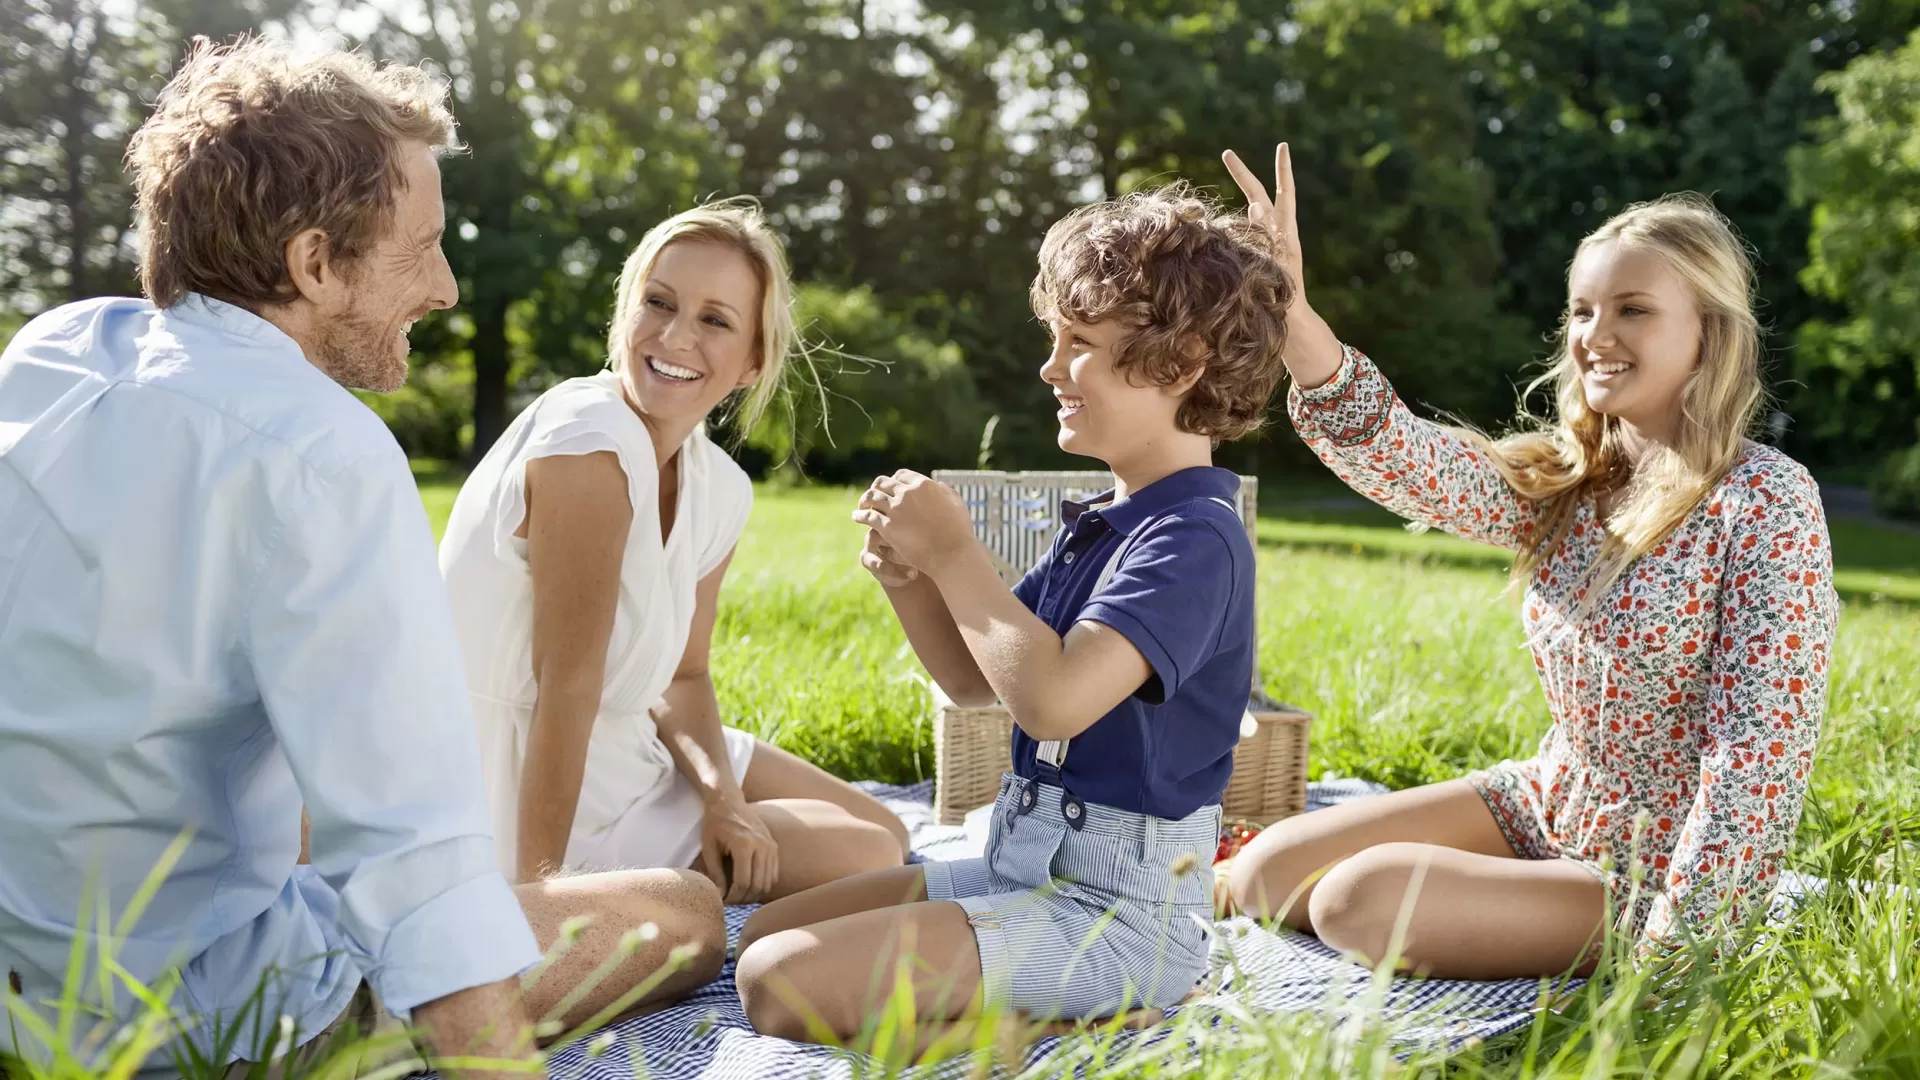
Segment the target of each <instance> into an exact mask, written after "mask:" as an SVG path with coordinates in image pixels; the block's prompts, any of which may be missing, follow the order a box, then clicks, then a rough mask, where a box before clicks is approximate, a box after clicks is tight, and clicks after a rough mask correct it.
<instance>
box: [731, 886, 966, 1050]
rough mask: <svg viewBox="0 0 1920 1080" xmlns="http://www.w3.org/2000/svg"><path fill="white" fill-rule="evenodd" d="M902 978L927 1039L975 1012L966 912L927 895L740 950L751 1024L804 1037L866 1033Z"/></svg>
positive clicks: (782, 932) (841, 1038)
mask: <svg viewBox="0 0 1920 1080" xmlns="http://www.w3.org/2000/svg"><path fill="white" fill-rule="evenodd" d="M902 978H904V979H906V980H907V981H908V985H909V986H910V987H911V994H912V998H913V1008H914V1016H915V1019H916V1022H917V1023H918V1024H920V1025H925V1030H923V1032H922V1033H921V1039H922V1042H923V1044H924V1043H925V1042H930V1041H931V1040H932V1039H933V1038H937V1037H938V1036H939V1035H940V1034H941V1033H943V1032H945V1031H946V1030H947V1029H948V1027H949V1023H948V1022H949V1021H952V1020H955V1019H957V1018H961V1017H965V1016H969V1015H971V1014H975V1013H977V1012H978V1009H979V994H980V950H979V946H978V945H977V944H976V943H975V941H974V937H973V926H972V924H971V923H969V922H968V921H967V913H966V911H965V909H963V908H962V907H960V905H958V904H955V903H952V902H949V901H945V900H935V901H923V902H919V903H912V904H906V905H903V906H893V907H883V908H876V909H873V910H869V911H861V912H856V913H854V914H851V915H843V916H840V917H839V918H833V919H828V920H827V921H825V922H819V923H812V924H808V925H804V926H800V927H797V928H793V929H786V930H779V931H775V932H773V933H770V934H767V935H766V936H764V937H760V938H758V939H756V940H755V941H753V942H752V944H751V945H749V946H748V947H747V949H745V950H744V951H743V952H742V953H741V955H740V961H739V967H738V969H737V974H736V980H737V982H738V984H739V987H740V1000H741V1003H742V1004H743V1005H745V1006H746V1011H747V1019H748V1020H749V1021H751V1022H752V1024H753V1026H754V1029H755V1030H756V1031H759V1032H760V1033H761V1034H763V1035H774V1036H778V1037H780V1038H785V1039H794V1040H798V1041H803V1042H821V1041H827V1040H833V1041H839V1042H845V1041H846V1040H848V1039H851V1038H852V1037H854V1036H855V1035H857V1034H859V1033H860V1031H861V1030H862V1028H864V1027H865V1026H866V1024H867V1021H868V1018H869V1017H870V1016H872V1015H873V1014H874V1012H875V1010H877V1009H879V1008H882V1007H884V1006H885V1002H886V1000H887V999H888V998H889V997H890V995H891V994H892V992H893V989H894V987H895V985H896V980H898V979H902Z"/></svg>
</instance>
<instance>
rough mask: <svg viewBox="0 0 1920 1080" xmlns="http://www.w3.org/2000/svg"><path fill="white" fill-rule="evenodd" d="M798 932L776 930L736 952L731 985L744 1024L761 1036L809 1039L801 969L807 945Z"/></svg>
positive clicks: (803, 979)
mask: <svg viewBox="0 0 1920 1080" xmlns="http://www.w3.org/2000/svg"><path fill="white" fill-rule="evenodd" d="M809 944H810V942H809V940H808V938H807V936H806V935H804V934H801V933H800V932H798V931H793V930H786V931H777V932H775V933H772V934H770V935H768V936H767V937H765V938H761V939H759V940H757V941H755V942H753V943H752V944H751V945H750V946H749V947H746V948H743V949H742V950H741V952H740V960H739V962H738V964H737V965H736V966H735V968H734V986H735V987H736V988H737V989H738V990H739V992H740V1004H741V1005H742V1006H743V1007H744V1008H745V1010H746V1014H747V1022H748V1023H750V1024H752V1025H753V1029H754V1030H755V1031H757V1032H759V1033H760V1034H762V1035H771V1036H774V1037H776V1038H781V1039H793V1040H796V1041H805V1040H808V1039H809V1032H808V1026H809V1025H808V1019H809V1017H810V1013H809V1011H808V1009H807V1007H806V989H805V985H804V983H805V975H804V971H803V969H804V967H805V965H806V961H807V952H808V945H809Z"/></svg>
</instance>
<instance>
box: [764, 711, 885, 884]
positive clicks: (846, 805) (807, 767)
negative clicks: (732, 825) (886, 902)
mask: <svg viewBox="0 0 1920 1080" xmlns="http://www.w3.org/2000/svg"><path fill="white" fill-rule="evenodd" d="M740 792H741V794H743V795H745V796H746V797H747V801H748V802H752V803H757V802H764V801H766V800H769V799H774V800H782V801H784V800H789V799H808V800H812V801H814V802H819V803H826V804H828V805H830V806H834V807H838V808H839V809H840V810H842V811H844V812H845V813H847V814H849V815H851V816H852V817H853V818H855V819H856V820H859V821H864V822H867V823H869V824H872V825H875V826H877V827H879V828H881V829H884V830H886V832H887V834H888V835H890V836H892V837H893V839H894V841H895V843H896V844H897V845H898V849H899V850H898V851H897V852H896V857H895V858H894V860H893V862H892V864H891V865H893V866H898V865H900V864H901V863H902V862H903V861H905V860H906V857H907V854H908V852H909V851H911V850H912V848H911V846H910V844H909V840H908V836H907V827H906V825H904V824H902V823H901V821H900V818H899V817H898V816H896V815H895V814H894V813H893V811H891V810H888V809H887V808H886V807H885V806H883V805H881V803H880V800H879V799H876V798H874V797H873V796H871V795H869V794H867V793H866V792H864V791H861V790H860V789H859V788H857V787H854V786H853V785H852V784H849V783H847V782H846V781H845V780H842V779H840V778H839V777H837V776H835V775H833V774H832V773H829V772H827V771H826V770H825V769H822V768H821V767H819V766H818V765H815V764H813V763H812V762H810V761H802V760H801V759H799V758H797V757H795V756H793V755H792V754H789V753H787V752H786V751H785V750H782V749H780V748H779V747H777V746H774V745H772V744H771V743H768V742H767V741H766V740H764V739H761V740H757V741H756V742H755V743H754V747H753V758H752V759H751V760H750V761H748V762H747V775H746V778H745V779H744V780H743V781H742V782H741V784H740Z"/></svg>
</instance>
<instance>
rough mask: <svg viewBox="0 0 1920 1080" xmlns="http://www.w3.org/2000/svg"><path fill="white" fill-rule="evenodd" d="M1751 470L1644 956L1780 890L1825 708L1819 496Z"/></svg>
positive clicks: (1825, 549) (1790, 479) (1826, 582)
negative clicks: (1701, 717)
mask: <svg viewBox="0 0 1920 1080" xmlns="http://www.w3.org/2000/svg"><path fill="white" fill-rule="evenodd" d="M1794 469H1795V475H1785V476H1782V475H1765V474H1758V473H1756V474H1755V476H1754V477H1753V480H1754V481H1758V483H1753V482H1749V483H1748V484H1730V485H1728V486H1727V491H1728V492H1729V493H1728V494H1725V495H1722V496H1717V497H1719V498H1724V499H1731V498H1735V497H1737V498H1740V499H1744V500H1747V505H1746V506H1745V507H1742V508H1739V509H1737V510H1736V509H1735V508H1734V507H1728V508H1727V509H1728V510H1729V511H1730V512H1733V513H1737V515H1738V517H1737V518H1736V520H1735V523H1734V526H1733V528H1731V529H1729V530H1728V534H1727V535H1728V536H1729V538H1730V549H1729V550H1728V551H1727V553H1726V561H1725V563H1724V567H1723V569H1722V571H1721V572H1722V573H1723V574H1724V575H1725V577H1724V580H1722V581H1721V582H1720V620H1719V627H1718V630H1717V632H1716V634H1715V636H1714V638H1713V639H1712V647H1713V649H1714V652H1713V667H1712V673H1711V683H1710V688H1709V692H1708V695H1707V702H1706V708H1707V725H1706V726H1707V738H1706V741H1705V745H1704V746H1702V748H1701V753H1700V786H1699V788H1698V790H1696V791H1695V793H1694V798H1693V805H1692V807H1690V808H1689V810H1688V813H1687V818H1686V821H1685V823H1684V824H1683V825H1682V826H1681V829H1680V837H1679V841H1678V843H1676V844H1675V846H1674V848H1673V851H1672V853H1671V854H1670V855H1668V857H1667V865H1666V880H1665V882H1664V890H1663V892H1662V894H1661V895H1660V896H1659V897H1658V898H1657V899H1656V900H1655V902H1654V905H1653V912H1652V914H1651V915H1650V916H1649V917H1648V920H1647V926H1646V929H1645V932H1644V936H1643V938H1642V941H1641V943H1640V949H1641V951H1642V952H1643V953H1649V952H1659V951H1663V950H1664V949H1666V948H1670V947H1672V946H1675V945H1678V944H1681V943H1682V942H1683V941H1684V940H1685V938H1686V936H1687V934H1688V932H1689V931H1691V933H1692V934H1693V935H1694V936H1697V937H1702V938H1708V939H1711V938H1713V937H1715V936H1717V935H1718V934H1719V933H1721V932H1723V931H1725V930H1727V929H1731V928H1735V927H1738V926H1740V925H1741V924H1742V923H1743V922H1744V920H1745V919H1747V918H1748V917H1749V916H1750V915H1751V914H1752V912H1753V910H1754V905H1756V904H1762V903H1765V901H1766V899H1767V896H1768V894H1769V893H1770V892H1771V891H1772V889H1773V887H1774V886H1775V885H1776V884H1777V883H1778V880H1779V876H1780V869H1781V864H1782V862H1783V861H1784V860H1785V858H1786V853H1787V851H1788V849H1789V848H1790V847H1791V846H1792V844H1793V834H1794V830H1795V829H1796V828H1797V827H1798V826H1799V823H1800V810H1801V806H1802V803H1803V801H1804V800H1805V798H1806V792H1807V782H1808V777H1809V775H1810V774H1811V773H1812V771H1813V751H1814V744H1815V743H1816V742H1817V741H1818V740H1819V737H1820V721H1821V717H1822V715H1823V714H1824V712H1825V708H1826V692H1827V662H1828V658H1829V651H1830V649H1831V647H1832V644H1833V632H1834V624H1835V622H1836V620H1837V618H1838V609H1839V600H1838V598H1837V597H1836V596H1835V595H1834V591H1833V557H1832V553H1831V550H1830V548H1829V546H1828V540H1827V526H1826V517H1825V514H1824V512H1823V511H1822V510H1821V506H1820V493H1819V490H1818V489H1817V488H1816V487H1815V486H1814V483H1813V481H1812V480H1811V479H1810V478H1808V477H1807V476H1806V475H1805V473H1804V472H1799V470H1798V467H1797V466H1796V467H1794Z"/></svg>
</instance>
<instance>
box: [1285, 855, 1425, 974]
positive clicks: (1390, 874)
mask: <svg viewBox="0 0 1920 1080" xmlns="http://www.w3.org/2000/svg"><path fill="white" fill-rule="evenodd" d="M1424 846H1425V845H1422V844H1379V845H1376V846H1374V847H1370V848H1367V849H1365V850H1363V851H1360V852H1357V853H1355V854H1354V855H1353V856H1352V857H1350V858H1348V859H1346V860H1344V861H1342V862H1341V863H1339V864H1338V865H1336V866H1334V867H1333V869H1331V870H1328V871H1327V873H1326V875H1325V876H1323V877H1322V878H1321V879H1320V880H1319V882H1318V883H1316V884H1315V885H1314V888H1313V896H1312V898H1311V900H1310V901H1309V903H1308V909H1309V913H1308V917H1309V919H1310V920H1311V921H1312V923H1313V931H1314V933H1315V934H1317V935H1319V937H1320V940H1321V941H1322V942H1324V943H1326V944H1327V945H1328V946H1329V947H1331V948H1335V949H1339V950H1340V951H1342V952H1351V953H1358V954H1360V955H1361V956H1363V957H1365V958H1366V959H1367V961H1368V962H1370V963H1376V964H1377V963H1379V962H1380V961H1381V960H1383V959H1384V958H1385V957H1386V954H1387V951H1388V949H1389V948H1391V947H1392V944H1393V936H1394V930H1395V928H1396V927H1397V926H1398V925H1399V923H1400V919H1401V914H1402V912H1403V911H1408V910H1410V909H1409V905H1410V904H1411V902H1412V898H1410V897H1409V896H1408V890H1409V886H1410V885H1411V884H1412V883H1413V881H1414V876H1415V867H1416V866H1417V864H1418V862H1419V860H1420V849H1421V848H1423V847H1424ZM1403 959H1404V958H1403Z"/></svg>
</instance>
